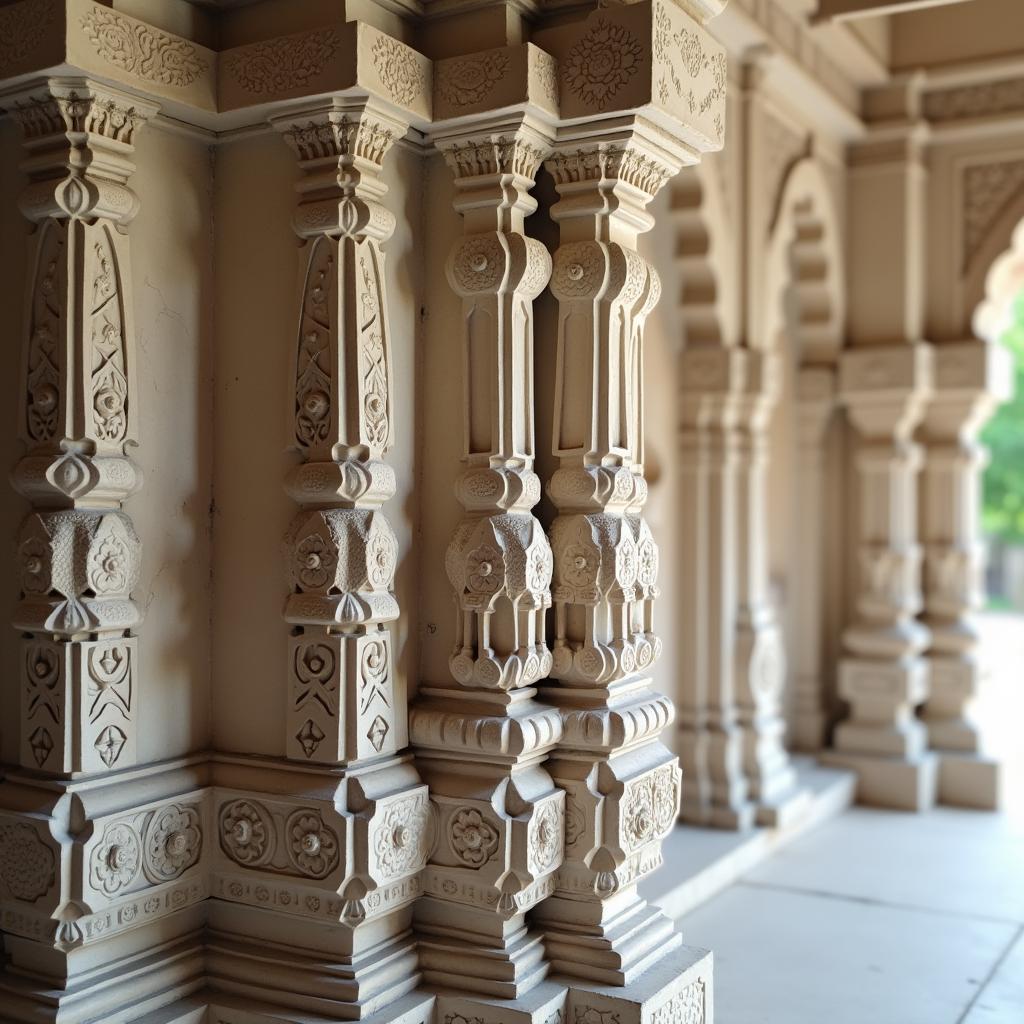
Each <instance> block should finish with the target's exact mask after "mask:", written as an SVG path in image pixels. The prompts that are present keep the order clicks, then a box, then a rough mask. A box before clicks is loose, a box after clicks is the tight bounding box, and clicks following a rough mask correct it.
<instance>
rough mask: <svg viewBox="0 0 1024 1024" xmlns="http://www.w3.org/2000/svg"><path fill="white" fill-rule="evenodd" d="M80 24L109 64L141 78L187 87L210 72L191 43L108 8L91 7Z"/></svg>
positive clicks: (162, 83)
mask: <svg viewBox="0 0 1024 1024" xmlns="http://www.w3.org/2000/svg"><path fill="white" fill-rule="evenodd" d="M81 24H82V28H83V29H84V30H85V35H86V37H87V38H88V39H89V41H90V42H91V43H92V45H93V47H94V48H95V50H96V52H97V53H98V54H99V55H100V56H101V57H102V58H103V59H104V60H105V61H106V62H107V63H108V64H112V65H113V66H114V67H117V68H120V69H121V70H122V71H127V72H128V73H129V74H131V75H136V76H138V77H139V78H145V79H147V80H149V81H151V82H158V83H160V84H161V85H171V86H177V87H180V88H184V87H185V86H187V85H191V84H192V83H193V82H194V81H195V80H196V79H197V78H198V77H199V76H200V75H202V74H204V73H205V72H206V71H207V70H208V65H207V63H206V61H205V60H203V59H202V58H201V57H200V56H199V53H198V51H197V50H196V48H195V47H194V46H193V45H192V44H191V43H189V42H187V41H186V40H184V39H179V38H177V37H176V36H172V35H168V34H167V33H166V32H161V31H160V30H159V29H155V28H152V27H151V26H149V25H146V24H144V23H143V22H141V21H135V20H134V19H133V18H126V17H124V16H123V15H121V14H118V13H116V12H115V11H111V10H108V9H107V8H104V7H93V8H91V9H90V10H89V11H87V12H86V13H85V14H84V15H83V17H82V22H81Z"/></svg>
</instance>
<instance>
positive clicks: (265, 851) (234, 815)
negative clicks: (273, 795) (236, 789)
mask: <svg viewBox="0 0 1024 1024" xmlns="http://www.w3.org/2000/svg"><path fill="white" fill-rule="evenodd" d="M220 845H221V847H222V849H223V850H224V852H225V853H226V854H227V855H228V856H229V857H230V858H231V859H232V860H233V861H236V862H237V863H239V864H242V865H243V866H245V867H256V866H257V865H259V864H262V863H263V862H265V861H267V860H269V859H270V858H271V857H272V856H273V853H274V824H273V822H272V821H271V818H270V815H269V814H268V813H267V812H266V811H265V810H264V809H263V808H262V807H260V806H259V804H254V803H251V802H250V801H248V800H234V801H232V802H231V803H229V804H226V805H225V806H224V807H223V808H221V812H220Z"/></svg>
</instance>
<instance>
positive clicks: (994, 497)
mask: <svg viewBox="0 0 1024 1024" xmlns="http://www.w3.org/2000/svg"><path fill="white" fill-rule="evenodd" d="M1002 343H1003V344H1004V345H1006V347H1007V348H1008V349H1010V351H1011V352H1012V353H1013V356H1014V381H1015V393H1014V396H1013V398H1012V399H1010V401H1009V402H1007V403H1006V404H1005V405H1002V406H1000V407H999V409H998V410H997V411H996V414H995V416H993V417H992V419H991V420H989V422H988V424H987V425H986V426H985V429H984V430H983V431H982V434H981V439H982V441H983V442H984V444H985V445H986V446H987V447H988V449H989V453H990V455H991V461H990V463H989V466H988V469H987V470H986V471H985V482H984V488H983V501H984V505H983V514H982V522H983V525H984V528H985V533H987V534H988V535H989V536H990V537H998V538H1000V539H1001V540H1003V541H1005V542H1007V543H1009V544H1024V294H1022V295H1020V296H1019V297H1018V298H1017V301H1016V303H1015V305H1014V322H1013V325H1012V326H1011V327H1010V328H1009V330H1008V331H1007V332H1006V334H1005V335H1004V336H1003V338H1002Z"/></svg>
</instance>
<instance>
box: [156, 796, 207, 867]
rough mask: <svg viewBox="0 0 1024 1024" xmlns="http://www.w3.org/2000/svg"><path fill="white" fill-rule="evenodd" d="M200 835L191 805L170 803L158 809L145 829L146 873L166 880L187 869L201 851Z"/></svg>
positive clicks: (201, 839) (196, 818)
mask: <svg viewBox="0 0 1024 1024" xmlns="http://www.w3.org/2000/svg"><path fill="white" fill-rule="evenodd" d="M202 844H203V835H202V832H201V830H200V827H199V814H198V813H197V812H196V809H195V808H194V807H179V806H178V805H177V804H171V805H170V806H169V807H164V808H162V809H161V810H159V811H157V812H156V813H155V814H154V815H153V817H152V819H151V820H150V822H149V825H148V826H147V828H146V836H145V865H144V869H145V872H146V876H147V877H148V878H149V879H150V881H152V882H168V881H170V880H171V879H173V878H177V877H178V876H179V875H181V874H183V873H184V872H185V871H187V870H188V869H189V868H190V867H192V865H193V864H195V863H196V861H198V860H199V854H200V852H201V850H202Z"/></svg>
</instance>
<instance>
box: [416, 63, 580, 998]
mask: <svg viewBox="0 0 1024 1024" xmlns="http://www.w3.org/2000/svg"><path fill="white" fill-rule="evenodd" d="M515 53H516V51H513V56H514V55H515ZM485 56H486V57H487V59H486V60H485V61H483V63H481V65H480V68H478V69H477V70H478V71H480V73H481V74H483V75H484V78H486V74H484V72H486V70H487V68H493V67H495V66H497V64H500V63H501V61H502V59H505V58H506V54H505V53H504V51H497V52H496V53H495V54H490V55H485ZM468 59H469V58H467V60H468ZM456 70H457V69H456ZM470 80H472V81H483V79H481V78H480V77H479V76H478V75H475V74H474V75H470V73H469V72H468V71H462V72H459V73H458V74H457V75H455V76H453V77H452V79H451V81H460V82H463V83H466V82H469V81H470ZM439 81H440V82H441V83H446V82H449V81H450V80H449V78H447V77H446V76H442V77H441V78H440V79H439ZM447 88H448V87H447V86H446V85H444V84H442V85H441V89H442V91H444V90H445V89H447ZM452 89H453V90H454V86H452ZM453 95H454V93H453ZM435 144H436V145H437V147H438V149H440V150H441V151H442V152H443V154H444V156H445V159H446V161H447V163H448V166H449V167H450V169H451V171H452V173H453V175H454V179H455V201H454V205H455V209H456V210H458V211H459V213H460V214H462V219H463V231H464V234H463V236H462V238H460V239H459V240H458V242H456V244H455V246H454V247H453V249H452V251H451V254H450V256H449V258H448V263H447V275H448V280H449V282H450V284H451V287H452V289H453V290H454V291H455V292H456V294H457V295H459V297H460V298H461V300H462V317H461V332H462V367H463V380H462V386H463V423H464V429H463V461H464V463H465V469H464V470H463V472H462V473H461V475H460V476H459V479H458V481H457V483H456V486H455V491H456V494H457V496H458V499H459V501H460V503H461V504H462V506H463V508H464V509H465V518H464V519H463V520H462V522H461V523H460V524H459V526H458V527H457V529H456V531H455V535H454V536H453V538H452V540H451V543H450V545H449V547H448V552H447V555H446V558H445V566H446V570H447V574H448V579H449V581H450V583H451V585H452V589H453V596H454V603H455V621H454V623H453V627H454V630H453V633H454V644H453V647H452V653H451V657H450V659H449V667H450V669H451V674H452V677H453V679H454V681H455V683H456V684H457V685H455V686H451V687H433V686H431V687H421V689H420V694H421V697H420V699H419V700H418V701H417V703H416V705H415V706H414V708H413V710H412V714H411V730H412V740H413V743H414V745H415V747H416V751H417V755H418V764H419V766H420V769H421V771H422V773H423V775H424V778H425V779H426V780H427V782H428V783H429V785H430V791H431V797H432V799H433V802H434V805H435V807H436V809H437V817H438V840H437V843H436V844H435V846H434V850H433V854H432V856H431V859H430V863H429V864H428V866H427V868H426V869H425V871H424V873H423V886H424V896H423V898H422V899H421V900H420V902H419V904H418V905H417V909H416V923H417V928H418V930H419V932H420V935H421V942H420V957H421V964H422V968H423V972H424V977H425V978H426V979H427V980H428V981H430V982H433V983H435V984H440V985H445V986H448V987H449V988H451V989H454V990H456V991H458V992H460V993H462V994H463V995H466V996H469V995H479V996H501V997H504V998H506V999H509V998H514V999H521V998H522V997H524V996H525V995H526V994H527V993H528V992H530V991H531V990H533V989H534V988H535V987H536V986H537V984H538V983H539V982H540V981H542V980H543V978H544V976H545V974H546V973H547V963H546V962H545V960H544V958H543V947H542V944H541V936H540V934H539V933H538V932H536V931H534V930H532V929H531V930H528V928H527V925H526V913H527V911H529V910H531V909H532V908H533V907H534V906H536V905H537V904H538V903H539V902H540V901H541V900H542V899H544V897H545V896H547V895H548V894H549V893H550V892H551V891H552V889H553V887H554V876H555V872H556V871H557V870H558V868H559V866H560V864H561V863H562V856H563V848H564V842H565V827H566V825H565V794H564V793H563V792H562V791H561V790H560V789H558V788H557V787H556V786H555V785H554V783H553V782H552V780H551V776H550V775H549V774H548V773H547V771H545V769H544V767H543V766H542V762H543V761H544V759H545V756H546V755H547V753H548V752H549V751H550V750H551V748H552V747H553V746H554V744H555V743H556V742H557V741H558V740H559V738H560V737H561V735H562V723H561V719H560V717H559V714H558V712H557V711H556V710H555V709H554V708H545V707H544V706H542V705H540V704H539V703H538V702H537V701H535V700H534V699H533V698H534V697H535V695H536V692H537V691H536V683H537V682H538V681H539V680H541V679H544V678H546V676H547V675H548V672H549V671H550V669H551V652H550V651H549V650H548V647H547V644H546V642H545V635H544V629H545V625H544V619H545V615H546V612H547V610H548V608H550V607H551V591H550V585H551V571H552V557H551V548H550V546H549V544H548V540H547V537H546V536H545V534H544V530H543V528H542V527H541V525H540V523H539V522H538V521H537V519H536V518H535V517H534V516H533V514H532V511H531V509H532V508H533V506H534V505H535V504H536V503H537V501H538V500H539V499H540V478H539V477H538V476H537V474H536V473H535V472H534V468H533V464H534V456H535V442H534V401H533V300H534V299H535V298H536V296H537V295H538V294H539V293H540V292H541V291H542V290H543V288H544V287H545V285H546V284H547V281H548V278H549V276H550V274H551V257H550V256H549V254H548V251H547V249H546V248H545V247H544V245H543V244H542V243H541V242H539V241H537V240H535V239H532V238H529V237H527V235H526V234H525V231H524V222H525V219H526V217H527V216H529V215H530V214H531V213H533V212H534V210H535V209H536V207H537V201H536V200H535V199H534V198H533V197H532V196H531V195H530V190H531V188H532V187H533V183H534V176H535V174H536V172H537V170H538V168H539V167H540V163H541V160H542V159H543V158H544V156H545V155H546V154H547V153H548V152H549V147H550V138H549V134H548V132H547V131H546V130H545V129H544V128H543V127H542V126H541V125H539V124H538V123H536V122H534V121H532V120H531V119H530V118H529V117H528V116H525V115H511V116H507V117H504V118H502V119H497V120H495V119H492V120H491V121H490V123H487V122H484V123H483V124H481V123H479V122H478V123H476V124H475V125H472V126H466V127H462V128H461V129H459V130H452V131H451V132H448V131H445V130H443V129H441V130H439V132H438V135H437V136H436V138H435ZM546 1012H550V1010H548V1011H546Z"/></svg>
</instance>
